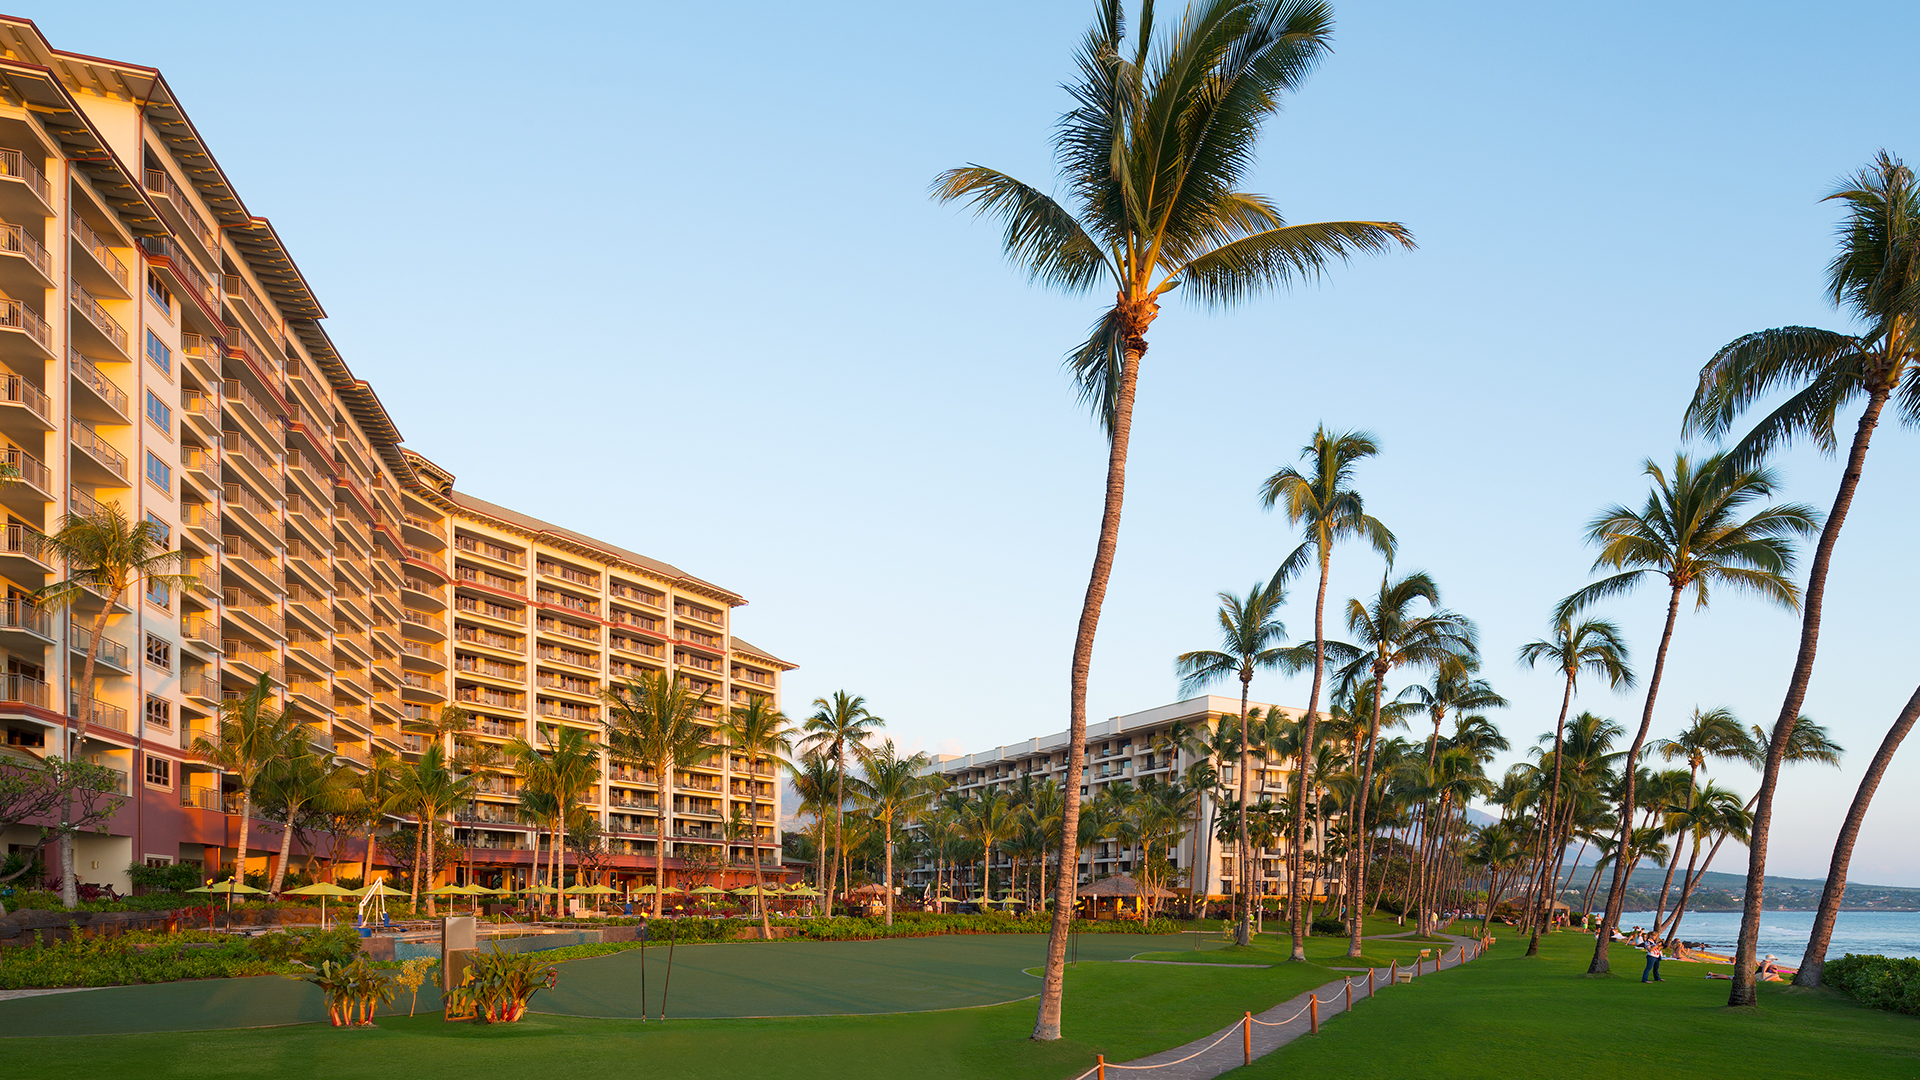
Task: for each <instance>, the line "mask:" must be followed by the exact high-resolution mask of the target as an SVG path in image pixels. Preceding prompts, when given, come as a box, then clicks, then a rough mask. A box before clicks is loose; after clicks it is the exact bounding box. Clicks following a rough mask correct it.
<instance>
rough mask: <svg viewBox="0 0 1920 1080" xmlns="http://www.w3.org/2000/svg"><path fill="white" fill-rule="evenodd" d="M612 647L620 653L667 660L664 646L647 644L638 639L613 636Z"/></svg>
mask: <svg viewBox="0 0 1920 1080" xmlns="http://www.w3.org/2000/svg"><path fill="white" fill-rule="evenodd" d="M613 647H614V648H616V649H619V650H620V651H621V652H630V653H637V654H639V655H641V656H651V657H653V658H654V659H655V660H665V659H666V658H667V649H666V646H664V645H653V644H650V643H648V642H645V641H641V640H639V639H638V638H630V637H621V636H620V635H618V634H615V635H614V637H613Z"/></svg>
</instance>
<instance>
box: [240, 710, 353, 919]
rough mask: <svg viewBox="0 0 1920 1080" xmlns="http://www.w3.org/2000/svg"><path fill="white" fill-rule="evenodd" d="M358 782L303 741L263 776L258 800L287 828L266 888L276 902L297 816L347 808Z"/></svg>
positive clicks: (290, 744)
mask: <svg viewBox="0 0 1920 1080" xmlns="http://www.w3.org/2000/svg"><path fill="white" fill-rule="evenodd" d="M357 779H358V775H357V773H356V771H355V770H353V769H352V768H350V767H348V766H346V765H343V764H341V763H339V762H337V761H335V760H334V758H333V756H332V755H331V754H319V753H315V752H314V749H313V747H312V746H311V745H310V744H309V743H307V742H306V740H304V739H293V740H290V741H289V742H288V743H287V744H286V752H285V753H283V754H282V755H281V756H280V757H279V758H277V759H275V760H274V761H273V763H272V764H271V765H270V766H269V767H268V769H267V771H266V772H265V773H264V774H262V776H261V785H260V786H261V799H260V801H261V803H262V804H263V805H265V806H266V807H267V808H268V810H269V812H270V813H271V814H272V815H273V816H275V817H278V818H279V819H280V820H281V821H282V822H283V823H284V824H285V826H286V827H285V828H284V829H283V830H282V831H281V833H280V861H279V863H278V864H277V865H276V866H275V867H274V871H273V882H272V884H271V885H270V886H269V887H268V889H267V892H268V893H270V894H272V895H273V897H274V898H275V899H278V898H279V895H280V887H281V886H282V885H284V884H286V880H287V861H288V860H289V859H290V858H292V856H293V833H294V830H295V827H296V825H297V824H298V822H299V819H300V815H301V814H302V813H303V812H305V811H306V809H307V808H308V807H313V808H315V809H318V810H322V811H329V810H334V809H338V808H344V807H346V806H347V805H348V799H349V793H350V792H351V790H352V788H351V786H350V785H351V784H352V783H354V782H355V781H357ZM309 859H311V856H309Z"/></svg>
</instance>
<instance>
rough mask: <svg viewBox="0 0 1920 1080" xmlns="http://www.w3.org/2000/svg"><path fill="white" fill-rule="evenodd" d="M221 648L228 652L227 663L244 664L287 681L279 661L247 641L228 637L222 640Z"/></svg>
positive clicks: (279, 679) (278, 680)
mask: <svg viewBox="0 0 1920 1080" xmlns="http://www.w3.org/2000/svg"><path fill="white" fill-rule="evenodd" d="M220 650H221V651H222V652H223V653H225V654H226V657H227V663H229V664H244V665H246V666H247V667H250V668H253V669H254V670H255V671H261V672H265V673H266V674H267V675H268V676H269V677H270V678H272V680H273V681H274V682H285V681H286V678H285V675H284V674H283V673H282V672H281V670H280V663H279V661H277V660H275V659H274V658H273V656H272V654H270V653H265V652H260V651H258V650H254V649H249V648H247V647H246V643H245V642H243V641H240V640H239V639H237V638H226V639H224V640H222V641H221V642H220Z"/></svg>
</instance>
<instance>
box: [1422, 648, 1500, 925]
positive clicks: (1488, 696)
mask: <svg viewBox="0 0 1920 1080" xmlns="http://www.w3.org/2000/svg"><path fill="white" fill-rule="evenodd" d="M1473 676H1474V668H1473V667H1470V666H1468V665H1467V664H1464V663H1449V664H1443V665H1441V666H1440V667H1438V668H1435V669H1434V672H1433V678H1432V680H1431V683H1430V684H1428V685H1422V684H1420V683H1415V684H1414V685H1412V686H1409V687H1407V689H1406V690H1405V691H1404V692H1403V694H1404V696H1406V697H1408V698H1410V699H1412V700H1413V701H1415V702H1417V703H1419V704H1420V705H1422V706H1424V707H1425V708H1426V710H1427V717H1428V719H1430V720H1432V721H1433V734H1432V735H1430V736H1428V738H1427V766H1428V767H1429V768H1432V766H1433V764H1434V758H1435V756H1436V755H1437V754H1438V752H1439V749H1440V726H1441V725H1442V724H1444V723H1445V722H1446V719H1447V717H1448V716H1449V715H1452V714H1454V713H1464V712H1469V711H1472V710H1475V709H1504V708H1506V707H1507V704H1508V702H1507V699H1506V698H1504V697H1501V696H1500V695H1499V694H1498V693H1495V692H1494V689H1493V687H1492V686H1491V685H1489V684H1488V682H1487V681H1486V680H1485V679H1476V678H1474V677H1473ZM1480 720H1481V721H1482V723H1485V718H1484V717H1481V718H1480ZM1438 809H1439V808H1438V807H1437V806H1432V805H1429V804H1428V803H1424V802H1423V803H1421V804H1420V806H1419V808H1418V812H1419V817H1420V839H1421V848H1422V849H1423V850H1424V849H1426V848H1427V847H1428V846H1430V845H1429V844H1428V842H1427V841H1428V836H1429V833H1430V832H1431V829H1430V822H1431V818H1432V814H1433V812H1434V811H1436V810H1438ZM1419 870H1420V884H1419V885H1418V886H1417V887H1416V889H1415V892H1416V894H1417V895H1419V896H1421V897H1424V896H1425V895H1426V892H1427V889H1426V884H1427V862H1426V859H1425V858H1424V857H1423V858H1421V859H1420V860H1419ZM1418 910H1419V920H1418V926H1419V929H1420V931H1421V933H1423V934H1424V933H1425V932H1427V931H1428V930H1430V929H1431V928H1432V927H1431V926H1430V925H1429V923H1430V916H1431V915H1432V912H1431V911H1430V910H1429V909H1428V906H1427V905H1426V904H1425V903H1422V904H1420V906H1419V908H1418Z"/></svg>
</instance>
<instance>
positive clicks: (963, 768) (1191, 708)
mask: <svg viewBox="0 0 1920 1080" xmlns="http://www.w3.org/2000/svg"><path fill="white" fill-rule="evenodd" d="M1248 705H1249V707H1250V708H1255V707H1257V708H1259V709H1262V710H1264V711H1272V710H1273V709H1275V708H1276V707H1275V706H1272V705H1268V704H1265V703H1263V702H1257V701H1256V702H1249V703H1248ZM1279 711H1280V712H1281V714H1282V715H1285V716H1288V717H1291V718H1293V719H1295V720H1298V719H1299V718H1300V717H1301V716H1303V715H1304V710H1300V709H1293V708H1285V707H1281V708H1280V709H1279ZM1239 712H1240V700H1239V699H1238V698H1226V697H1214V696H1207V697H1198V698H1191V699H1189V700H1186V701H1179V702H1175V703H1173V704H1171V705H1163V706H1160V707H1159V708H1155V709H1148V710H1146V711H1143V712H1137V713H1128V714H1126V715H1124V716H1116V717H1113V718H1111V719H1109V720H1106V721H1104V722H1102V723H1090V724H1088V725H1087V761H1086V770H1085V772H1084V774H1083V777H1082V779H1083V780H1084V783H1083V784H1082V786H1081V789H1080V794H1081V798H1082V799H1083V800H1086V799H1091V798H1093V797H1095V796H1097V795H1099V794H1100V791H1101V790H1102V789H1103V788H1106V787H1108V786H1111V785H1113V784H1119V783H1135V784H1137V783H1139V782H1140V781H1141V780H1142V779H1144V778H1147V777H1154V778H1157V779H1159V780H1161V781H1163V782H1164V781H1170V780H1174V779H1179V778H1182V777H1184V776H1185V775H1186V770H1187V769H1188V768H1189V767H1190V766H1191V765H1193V764H1195V763H1197V762H1199V761H1201V760H1204V759H1205V756H1203V755H1197V754H1193V753H1191V752H1188V751H1186V750H1179V751H1176V752H1171V753H1170V752H1169V751H1170V749H1171V748H1170V747H1169V745H1168V740H1169V733H1170V732H1171V730H1172V729H1173V728H1174V727H1175V726H1176V725H1185V726H1186V727H1187V728H1188V729H1189V730H1190V731H1193V732H1194V733H1195V734H1200V733H1202V732H1210V731H1213V730H1215V729H1216V728H1217V727H1218V726H1219V723H1220V721H1221V720H1223V719H1235V718H1237V717H1238V716H1239ZM1067 752H1068V739H1067V733H1066V732H1064V731H1062V732H1057V733H1055V734H1053V735H1047V736H1042V737H1039V738H1034V739H1029V740H1027V741H1026V742H1024V743H1015V744H1012V745H1008V746H999V747H995V748H993V749H991V750H984V751H981V752H979V753H975V754H968V755H963V756H958V757H948V758H944V759H942V760H940V761H938V762H936V763H935V765H934V766H933V769H932V771H933V772H934V773H936V774H938V775H939V776H940V777H942V778H943V779H944V780H945V781H946V782H947V784H948V785H949V790H953V791H958V792H960V793H962V794H972V793H974V792H977V791H981V790H984V789H987V788H991V787H1003V788H1008V789H1011V788H1013V787H1014V786H1015V785H1017V784H1018V783H1019V782H1020V780H1021V778H1022V777H1026V776H1032V777H1034V778H1035V779H1036V780H1038V779H1052V780H1054V781H1055V782H1056V783H1063V782H1064V781H1065V778H1066V774H1067ZM1214 765H1215V767H1216V768H1217V769H1218V770H1219V773H1220V777H1221V779H1222V781H1223V782H1227V783H1232V782H1233V780H1234V770H1235V769H1236V768H1237V767H1238V762H1237V761H1231V760H1226V761H1223V760H1218V759H1216V760H1214ZM1252 769H1253V771H1254V775H1253V786H1252V788H1251V789H1250V792H1251V795H1252V797H1253V799H1254V800H1255V801H1256V802H1257V801H1259V800H1261V799H1270V800H1272V801H1274V802H1280V801H1282V800H1283V799H1285V798H1288V797H1289V792H1290V791H1291V784H1290V782H1289V781H1290V777H1291V772H1290V770H1289V769H1288V767H1287V765H1286V763H1284V762H1277V761H1276V762H1272V763H1269V762H1267V761H1266V760H1265V759H1263V758H1262V757H1261V756H1259V755H1257V754H1256V755H1255V756H1254V758H1253V765H1252ZM1083 805H1084V801H1083ZM1218 812H1219V807H1218V806H1217V805H1216V803H1215V801H1214V800H1213V798H1212V797H1211V796H1209V795H1205V794H1203V795H1202V796H1201V799H1200V820H1201V821H1202V822H1203V823H1204V822H1211V821H1213V820H1214V817H1215V815H1216V814H1217V813H1218ZM1205 828H1206V826H1205V825H1204V824H1203V826H1202V828H1201V829H1200V830H1195V829H1193V828H1192V826H1191V825H1190V826H1189V827H1188V830H1187V832H1188V835H1187V837H1186V839H1184V840H1183V841H1182V842H1181V843H1180V845H1179V846H1178V847H1177V849H1176V850H1175V853H1174V856H1173V859H1174V862H1175V864H1176V865H1178V866H1179V867H1180V868H1181V869H1182V870H1185V871H1187V873H1188V878H1189V879H1190V880H1189V882H1188V884H1187V886H1186V888H1189V889H1191V890H1193V891H1194V892H1195V893H1198V892H1199V891H1200V890H1201V889H1202V888H1204V890H1205V892H1206V894H1207V895H1212V896H1219V895H1224V894H1225V893H1226V891H1227V890H1228V889H1229V888H1230V887H1231V885H1232V880H1233V866H1232V862H1233V860H1232V853H1231V852H1230V851H1228V850H1224V848H1225V847H1226V845H1222V844H1220V843H1219V842H1218V841H1215V842H1214V843H1212V844H1211V845H1208V844H1204V843H1203V840H1202V833H1203V832H1204V831H1205ZM1290 847H1291V844H1290V843H1283V844H1282V845H1280V846H1278V847H1273V848H1268V849H1266V850H1264V851H1263V852H1261V863H1262V865H1261V867H1260V869H1259V872H1258V877H1257V878H1256V879H1255V880H1256V881H1257V882H1264V883H1267V888H1268V890H1269V891H1270V890H1271V887H1272V883H1275V882H1284V881H1285V877H1286V852H1287V850H1288V849H1289V848H1290ZM1203 851H1204V852H1205V856H1204V858H1203ZM1136 855H1137V851H1136V850H1135V849H1133V848H1130V847H1126V846H1123V845H1121V844H1119V843H1117V842H1115V841H1111V840H1103V841H1099V842H1097V843H1094V844H1091V845H1087V846H1085V847H1083V848H1082V849H1081V851H1080V880H1081V881H1082V883H1086V882H1091V881H1094V880H1097V879H1099V878H1103V877H1108V876H1110V875H1112V874H1116V873H1125V872H1129V871H1131V870H1132V869H1133V865H1134V859H1135V857H1136ZM1203 863H1204V865H1202V864H1203ZM1003 868H1007V869H1010V868H1011V862H1010V861H1009V860H1007V859H1005V858H1004V857H1002V856H1000V855H998V854H996V857H995V862H994V871H995V876H996V878H998V879H999V880H1005V879H1004V878H1001V877H1000V874H1001V872H1002V870H1003ZM1196 868H1198V869H1199V872H1198V873H1196V872H1195V871H1196ZM932 875H933V868H932V865H931V864H930V863H927V862H922V863H921V864H920V865H919V866H916V867H914V868H913V870H912V872H911V874H910V876H909V880H911V881H913V882H914V883H915V884H924V883H926V882H928V881H930V880H931V879H932Z"/></svg>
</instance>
